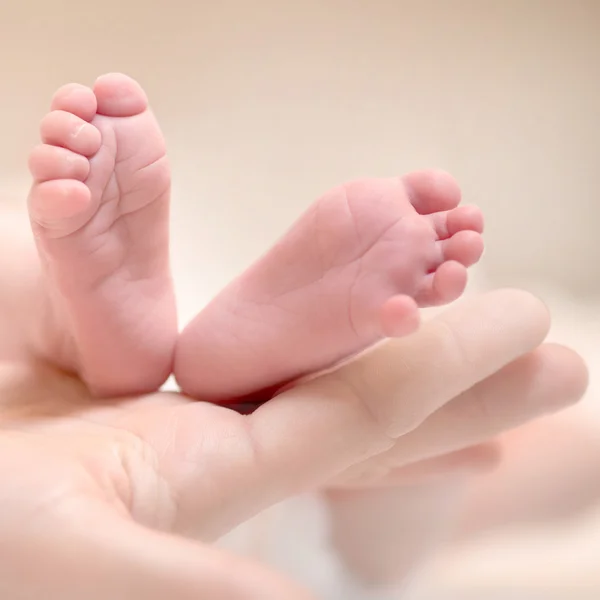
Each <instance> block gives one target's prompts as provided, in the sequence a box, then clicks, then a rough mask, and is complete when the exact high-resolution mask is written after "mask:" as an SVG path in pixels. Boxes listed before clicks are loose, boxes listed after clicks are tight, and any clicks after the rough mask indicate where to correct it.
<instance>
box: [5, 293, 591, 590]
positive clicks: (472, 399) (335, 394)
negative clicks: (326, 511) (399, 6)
mask: <svg viewBox="0 0 600 600" xmlns="http://www.w3.org/2000/svg"><path fill="white" fill-rule="evenodd" d="M547 328H548V316H547V313H546V311H545V309H544V308H543V306H542V305H541V304H540V303H539V302H538V301H537V300H535V299H534V298H532V297H531V296H529V295H528V294H524V293H521V292H514V291H501V292H495V293H492V294H487V295H484V296H481V297H479V298H475V299H472V300H469V301H466V302H464V303H462V304H460V305H457V306H455V307H452V308H450V309H448V311H447V312H446V313H444V314H443V315H441V316H440V317H438V318H437V319H434V320H433V321H431V322H429V323H427V324H425V325H424V326H423V328H422V329H421V330H420V331H419V332H418V333H417V334H415V335H413V336H410V337H409V338H404V339H401V340H396V341H392V342H390V343H389V344H387V345H385V346H382V347H381V348H378V349H377V350H376V351H374V352H373V353H371V354H369V355H366V356H364V357H362V358H361V359H359V360H358V361H356V362H354V363H351V364H349V365H346V366H345V367H343V368H341V369H340V370H339V371H336V372H334V373H330V374H327V375H324V376H322V377H321V378H319V379H317V380H313V381H311V382H307V383H305V384H303V385H301V386H299V387H297V388H294V389H291V390H288V391H286V392H285V393H283V394H281V395H280V396H278V397H276V398H275V399H273V400H272V401H270V402H268V403H266V404H265V405H263V406H261V407H260V408H259V409H258V410H257V411H256V412H255V413H253V414H252V415H249V416H242V415H239V414H237V413H235V412H233V411H232V410H229V409H227V408H223V407H219V406H213V405H208V404H204V403H200V402H194V401H191V400H189V399H187V398H185V397H182V396H179V395H176V394H166V393H163V394H153V395H149V396H144V397H139V398H129V399H123V400H120V401H110V402H108V401H107V402H105V403H103V404H102V405H100V404H99V403H98V402H97V401H95V400H94V399H93V398H91V397H90V396H89V395H88V394H87V392H86V391H85V389H84V388H83V387H82V386H81V384H80V383H79V382H77V381H75V380H73V379H71V378H68V377H66V376H64V375H62V374H60V373H57V372H54V371H51V370H48V369H46V368H43V367H40V366H26V367H25V366H18V365H14V364H8V365H4V366H3V368H2V372H1V373H0V398H2V400H1V401H0V415H1V417H0V419H1V424H2V427H1V429H0V448H1V449H2V450H1V452H0V477H1V478H2V481H3V482H4V485H3V489H2V494H1V495H0V515H2V516H1V517H0V558H1V560H0V593H2V595H3V597H10V598H15V599H16V598H41V597H43V598H45V599H47V600H53V599H58V598H60V599H61V600H70V599H71V598H72V599H75V598H77V599H79V598H82V597H84V598H86V599H89V600H94V599H96V598H98V599H100V598H102V599H104V598H107V597H110V598H113V599H116V600H118V599H125V598H132V597H143V598H146V599H149V600H151V599H152V598H163V597H166V596H167V595H168V596H169V597H171V598H173V599H177V600H180V599H181V600H184V599H188V598H190V599H191V598H194V599H195V598H197V597H198V596H199V595H201V596H202V597H203V598H211V599H212V598H215V599H218V598H227V599H230V600H235V599H237V598H242V599H246V598H260V599H261V600H267V599H268V598H290V599H293V598H306V597H308V596H307V595H306V594H305V593H304V592H303V591H302V590H300V589H298V588H294V586H293V585H292V584H291V583H289V582H286V581H284V580H282V579H281V578H278V577H277V576H276V575H275V574H274V573H271V572H269V571H268V570H266V569H265V568H263V567H261V566H259V565H256V564H253V563H249V562H247V561H244V560H242V559H238V558H234V557H233V556H230V555H226V554H224V553H222V552H220V551H217V550H215V549H213V548H211V547H209V546H204V545H200V544H195V543H192V542H189V541H186V540H185V539H184V538H185V537H194V538H201V539H203V540H205V541H211V540H213V539H214V538H215V537H217V536H219V535H220V534H222V533H224V532H226V531H227V530H229V529H230V528H231V527H233V526H234V525H235V524H237V523H239V522H241V521H243V520H245V519H246V518H248V517H250V516H251V515H253V514H255V513H256V512H258V511H260V510H262V509H264V508H266V507H268V506H270V505H272V504H273V503H275V502H277V501H279V500H282V499H284V498H286V497H288V496H290V495H293V494H295V493H296V492H299V491H305V490H308V489H312V488H315V487H317V486H322V485H324V484H325V483H326V482H327V481H330V480H333V479H336V478H337V479H339V478H340V477H341V476H343V475H344V474H354V476H355V477H356V476H357V475H356V474H358V476H360V477H363V475H364V474H365V473H366V474H367V475H368V476H369V477H370V476H371V474H372V472H373V466H372V465H374V464H375V465H379V464H384V465H386V473H388V472H389V473H391V474H393V473H394V469H395V466H394V467H393V468H391V469H389V468H388V465H389V464H391V463H389V460H388V459H387V458H386V459H385V462H384V463H379V462H378V459H376V457H383V456H388V457H389V456H390V453H391V454H393V455H394V456H396V449H397V448H398V447H400V446H401V444H403V443H406V442H402V441H399V440H401V439H402V436H403V435H406V434H407V432H409V431H412V433H411V434H410V436H411V437H412V439H413V440H416V439H417V436H418V429H419V426H420V425H421V424H423V428H424V429H423V431H424V433H423V438H422V439H423V440H431V439H432V433H431V429H430V425H427V422H428V421H429V419H428V417H430V418H431V416H432V415H434V413H436V412H437V414H443V412H442V411H444V410H450V409H448V408H443V407H445V406H446V407H449V406H451V405H453V406H455V408H454V409H452V410H451V411H450V413H448V414H453V415H455V416H460V414H462V411H463V410H465V411H468V413H465V414H469V415H470V416H471V418H470V428H469V429H468V430H465V431H464V432H463V433H464V434H465V436H466V437H468V436H471V437H470V439H471V440H477V439H479V438H481V437H485V436H487V435H489V432H490V431H491V430H492V429H493V430H494V431H495V430H500V429H502V428H503V427H511V426H513V425H514V424H515V420H516V419H517V420H518V419H521V420H525V419H527V418H531V417H533V416H535V415H537V414H539V413H541V412H544V411H547V410H551V409H553V408H557V407H558V405H564V404H567V403H569V402H571V401H573V400H574V399H575V398H576V397H577V395H578V394H579V393H580V392H581V389H582V386H581V383H580V382H576V381H575V379H576V378H575V377H574V376H572V375H568V372H574V371H576V372H577V373H579V374H580V375H582V373H584V370H583V369H582V367H581V364H580V361H579V359H578V358H577V356H576V355H574V354H573V353H570V352H569V351H567V350H564V349H557V348H556V347H547V348H541V349H539V350H536V351H535V352H534V354H533V355H530V354H528V353H529V352H531V351H532V350H534V349H535V348H536V347H537V346H538V345H539V343H540V342H541V341H542V340H543V338H544V336H545V334H546V331H547ZM514 361H517V362H514ZM511 363H512V365H511ZM507 365H511V366H507ZM475 385H476V386H477V387H476V388H473V386H475ZM472 388H473V389H475V390H476V391H475V392H467V390H470V389H472ZM505 394H509V395H508V396H505ZM453 398H456V399H455V400H453V402H452V403H450V404H449V402H450V401H451V400H452V399H453ZM506 398H509V401H508V402H506V401H505V400H506ZM500 400H502V401H503V404H504V408H503V410H501V411H498V412H497V413H495V412H493V411H494V409H493V407H494V406H496V404H495V403H496V402H497V401H500ZM479 406H485V407H487V408H486V410H478V408H477V407H479ZM461 407H462V408H461ZM491 415H494V418H493V419H492V418H491ZM459 420H460V419H459ZM429 422H431V421H429ZM492 425H493V426H492ZM438 427H439V426H438ZM481 432H485V435H483V434H482V433H481ZM467 434H468V436H467ZM465 436H463V438H464V437H465ZM407 437H408V436H407ZM433 441H435V442H436V443H437V442H438V440H437V438H436V439H435V440H433ZM415 443H416V442H415ZM430 443H431V442H427V443H426V442H425V441H423V442H421V443H419V444H416V446H411V448H413V447H420V448H423V447H427V445H428V444H430ZM463 444H464V442H463ZM411 452H412V450H411ZM421 452H422V451H421ZM409 462H410V461H409ZM361 464H362V465H365V466H364V467H359V466H358V465H361ZM395 464H396V459H394V462H393V465H395ZM367 465H369V466H368V469H367ZM375 471H376V472H379V466H377V468H375ZM174 534H175V535H174Z"/></svg>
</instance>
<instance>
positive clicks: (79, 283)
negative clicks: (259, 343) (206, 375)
mask: <svg viewBox="0 0 600 600" xmlns="http://www.w3.org/2000/svg"><path fill="white" fill-rule="evenodd" d="M51 108H52V110H51V112H50V113H48V114H47V115H46V117H45V118H44V119H43V121H42V123H41V139H42V142H43V143H42V144H41V145H40V146H38V147H37V148H35V149H34V150H33V152H32V153H31V157H30V161H29V165H30V170H31V173H32V175H33V178H34V183H33V186H32V189H31V193H30V196H29V212H30V218H31V223H32V227H33V230H34V234H35V237H36V242H37V246H38V250H39V254H40V256H41V259H42V265H43V277H42V282H41V285H42V294H43V307H44V310H43V314H42V315H41V326H40V327H39V331H38V334H39V335H37V336H36V337H37V339H36V340H35V346H36V347H35V350H37V352H38V354H41V355H42V356H43V357H45V358H48V359H50V360H52V362H54V363H58V364H59V365H60V366H62V367H64V368H66V369H68V370H74V371H77V372H78V373H79V374H80V375H81V377H82V378H83V379H84V380H85V382H86V383H87V384H88V386H89V387H90V388H91V389H92V390H94V391H95V392H96V393H98V394H102V395H105V396H106V395H114V394H126V393H135V392H140V393H141V392H145V391H152V390H154V389H156V388H158V387H159V386H160V385H161V384H162V383H163V382H164V381H165V379H166V378H167V377H168V375H169V374H170V372H171V367H172V357H173V349H174V346H175V342H176V338H177V322H176V312H175V298H174V294H173V286H172V283H171V275H170V267H169V252H168V245H169V231H168V226H169V222H168V219H169V214H168V211H169V196H170V172H169V165H168V163H167V159H166V153H165V144H164V140H163V137H162V135H161V132H160V129H159V127H158V124H157V123H156V120H155V119H154V116H153V115H152V113H151V111H150V110H149V108H148V101H147V98H146V95H145V94H144V92H143V90H142V89H141V88H140V86H139V85H138V84H137V83H136V82H134V81H133V80H131V79H129V78H128V77H126V76H124V75H117V74H112V75H105V76H104V77H101V78H100V79H98V80H97V82H96V84H95V85H94V88H93V90H92V89H89V88H87V87H84V86H81V85H77V84H72V85H68V86H65V87H63V88H61V89H60V90H59V91H58V92H57V93H56V94H55V96H54V98H53V100H52V107H51Z"/></svg>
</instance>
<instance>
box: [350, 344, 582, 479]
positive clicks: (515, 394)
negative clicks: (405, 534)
mask: <svg viewBox="0 0 600 600" xmlns="http://www.w3.org/2000/svg"><path fill="white" fill-rule="evenodd" d="M587 383H588V373H587V368H586V366H585V363H584V362H583V360H582V359H581V357H580V356H579V355H578V354H576V353H575V352H573V351H572V350H570V349H568V348H565V347H563V346H559V345H556V344H546V345H544V346H542V347H540V348H539V349H536V350H535V351H533V352H531V353H530V354H527V355H526V356H523V357H521V358H519V359H517V360H516V361H514V362H513V363H511V364H509V365H507V366H506V367H504V368H503V369H502V370H501V371H498V372H497V373H495V374H494V375H492V376H491V377H489V378H488V379H486V380H485V381H482V382H480V383H479V384H477V385H475V386H474V387H472V388H471V389H469V390H467V391H466V392H463V393H462V394H461V395H460V396H458V397H457V398H455V399H454V400H452V401H451V402H449V403H448V404H446V405H445V406H443V407H442V408H441V409H440V410H438V411H437V412H435V413H434V414H433V415H431V416H430V417H429V418H428V419H427V420H426V421H425V422H424V423H423V424H422V425H421V426H420V427H418V428H417V429H415V430H414V431H411V432H410V433H408V434H407V435H405V436H403V437H401V438H399V439H398V441H397V442H396V443H395V445H394V447H393V448H392V449H391V450H389V451H388V452H386V453H385V454H383V455H381V456H378V457H376V458H374V459H373V460H372V461H369V462H370V464H369V462H367V463H365V464H364V465H362V466H361V467H357V469H366V470H367V471H368V470H369V469H370V468H371V467H373V466H374V465H375V464H376V465H377V467H378V468H380V469H385V468H388V469H390V468H397V467H400V466H403V465H407V464H410V463H415V462H417V461H422V460H427V459H431V458H432V457H436V456H440V455H443V454H445V453H448V452H455V451H457V450H460V449H462V448H466V447H469V446H473V445H475V444H478V443H480V442H483V441H485V440H488V439H490V438H491V437H494V436H496V435H497V434H499V433H501V432H503V431H507V430H509V429H513V428H514V427H517V426H519V425H522V424H524V423H526V422H527V421H530V420H532V419H535V418H537V417H540V416H542V415H544V414H547V413H551V412H555V411H558V410H560V409H561V408H564V407H566V406H569V405H571V404H573V403H575V402H577V401H578V400H579V399H580V398H581V397H582V396H583V394H584V392H585V390H586V387H587ZM384 465H385V466H384Z"/></svg>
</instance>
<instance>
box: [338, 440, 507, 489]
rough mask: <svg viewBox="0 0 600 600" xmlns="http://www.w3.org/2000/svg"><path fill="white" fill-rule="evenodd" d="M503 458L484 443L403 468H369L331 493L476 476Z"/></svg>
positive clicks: (348, 477) (494, 447) (341, 479)
mask: <svg viewBox="0 0 600 600" xmlns="http://www.w3.org/2000/svg"><path fill="white" fill-rule="evenodd" d="M501 458H502V445H501V444H500V443H499V442H496V441H491V442H485V443H481V444H478V445H476V446H471V447H468V448H462V449H461V450H456V451H454V452H448V453H445V454H442V455H441V456H436V457H433V458H428V459H424V460H420V461H418V462H415V463H411V464H408V465H406V466H403V467H394V466H390V465H387V464H370V465H368V468H366V467H365V468H362V469H357V470H350V471H349V472H348V473H346V474H342V475H341V476H340V477H339V478H337V479H336V481H335V482H334V483H333V486H332V489H335V488H344V489H357V488H363V487H369V488H375V489H377V488H388V487H395V486H399V485H400V486H405V485H415V484H421V483H424V482H425V483H428V482H431V481H435V480H439V479H447V478H455V477H456V476H466V475H477V474H481V473H486V472H488V471H491V470H493V469H495V468H496V467H497V466H498V465H499V464H500V461H501Z"/></svg>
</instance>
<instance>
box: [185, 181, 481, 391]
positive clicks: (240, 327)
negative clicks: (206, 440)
mask: <svg viewBox="0 0 600 600" xmlns="http://www.w3.org/2000/svg"><path fill="white" fill-rule="evenodd" d="M459 202H460V190H459V188H458V186H457V184H456V183H455V181H454V180H453V179H452V178H451V177H450V176H449V175H447V174H446V173H442V172H435V171H428V172H417V173H413V174H410V175H407V176H406V177H403V178H393V179H368V180H363V181H357V182H353V183H349V184H346V185H343V186H340V187H338V188H336V189H334V190H331V191H330V192H328V193H327V194H325V196H323V197H322V198H321V199H320V200H319V201H317V202H316V203H315V204H313V205H312V206H311V207H310V208H309V210H308V211H307V212H306V213H305V214H304V215H303V216H302V217H301V218H300V219H299V221H298V222H296V223H295V225H294V226H293V227H292V229H291V230H290V231H289V232H288V233H287V234H286V235H285V236H284V237H283V238H282V239H281V240H280V241H279V242H278V243H277V244H276V245H275V246H274V247H273V248H272V249H271V250H269V251H268V252H267V254H266V255H265V256H263V257H262V258H261V259H260V260H259V261H257V262H256V263H255V264H254V265H253V266H252V267H251V268H250V269H248V270H247V271H246V272H244V273H243V274H242V275H241V276H240V277H239V278H238V279H236V280H235V281H234V282H232V283H231V284H230V285H229V286H228V287H226V288H225V289H224V290H223V291H222V292H221V293H220V294H219V295H218V296H217V297H216V298H215V299H214V300H213V301H212V302H211V303H210V304H209V305H208V306H207V307H206V308H205V309H204V310H203V311H202V312H201V313H200V314H199V315H198V316H197V317H196V318H195V319H194V320H193V321H192V322H191V323H190V324H189V325H188V326H187V328H186V329H185V330H184V331H183V333H182V334H181V336H180V338H179V341H178V344H177V348H176V353H175V366H174V372H175V376H176V377H177V381H178V383H179V384H180V386H181V387H182V389H183V390H184V391H185V392H186V393H188V394H190V395H193V396H195V397H198V398H201V399H203V400H211V401H224V400H228V399H233V398H239V397H244V396H247V395H248V394H250V393H252V392H255V391H256V390H260V389H264V388H268V387H271V386H276V385H278V384H281V383H284V382H286V381H289V380H291V379H294V378H296V377H299V376H302V375H304V374H306V373H310V372H314V371H317V370H320V369H323V368H326V367H329V366H331V365H332V364H334V363H336V362H337V361H339V360H341V359H344V358H346V357H348V356H350V355H353V354H355V353H356V352H359V351H361V350H363V349H365V348H366V347H368V346H370V345H371V344H373V343H375V342H377V341H378V340H380V339H382V338H383V337H386V336H388V337H398V336H402V335H406V334H408V333H411V332H413V331H414V330H415V329H416V327H417V325H418V311H417V308H418V306H427V305H433V304H442V303H446V302H450V301H452V300H455V299H456V298H458V296H460V294H461V293H462V292H463V290H464V287H465V285H466V279H467V267H469V266H470V265H472V264H474V263H475V262H477V261H478V260H479V258H480V256H481V254H482V251H483V241H482V237H481V232H482V231H483V217H482V215H481V212H480V211H479V210H478V209H477V208H475V207H470V206H461V207H459V206H458V204H459Z"/></svg>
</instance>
